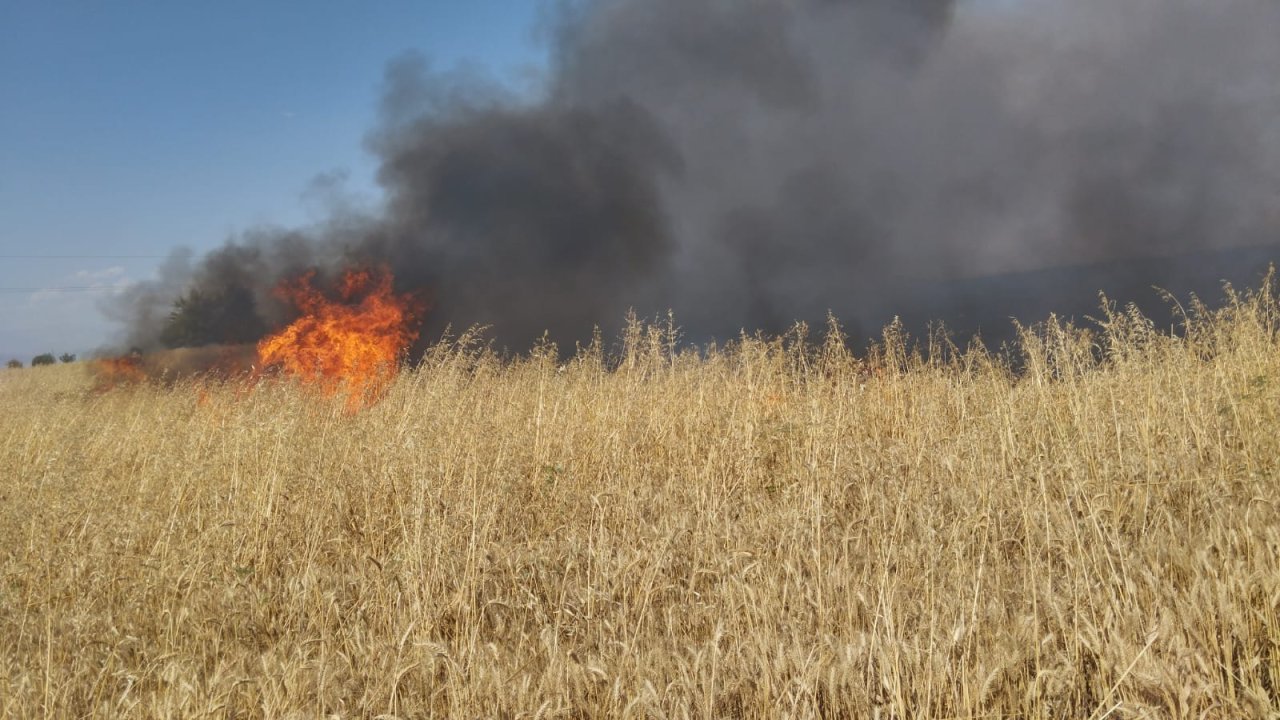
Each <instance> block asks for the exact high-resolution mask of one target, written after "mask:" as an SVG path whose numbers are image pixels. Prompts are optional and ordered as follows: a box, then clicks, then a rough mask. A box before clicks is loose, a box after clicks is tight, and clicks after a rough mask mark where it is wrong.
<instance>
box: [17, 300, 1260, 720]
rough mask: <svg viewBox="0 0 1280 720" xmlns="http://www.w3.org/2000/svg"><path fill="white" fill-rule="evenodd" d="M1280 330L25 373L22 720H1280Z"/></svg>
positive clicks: (21, 423) (1250, 314) (1245, 312)
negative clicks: (385, 374)
mask: <svg viewBox="0 0 1280 720" xmlns="http://www.w3.org/2000/svg"><path fill="white" fill-rule="evenodd" d="M1278 329H1280V305H1278V304H1277V302H1276V300H1275V297H1274V295H1273V293H1272V292H1271V290H1270V287H1269V286H1268V288H1267V289H1266V290H1265V291H1263V292H1260V293H1253V294H1248V295H1246V296H1241V297H1233V298H1232V300H1231V302H1230V303H1229V304H1228V305H1227V307H1226V308H1225V309H1224V310H1221V311H1218V312H1214V313H1207V312H1206V311H1204V310H1203V309H1201V310H1198V311H1196V312H1194V313H1193V314H1192V318H1191V319H1190V320H1189V327H1188V328H1187V331H1186V332H1185V333H1184V334H1183V335H1182V336H1180V337H1172V336H1170V335H1167V334H1160V333H1156V332H1154V331H1153V330H1152V329H1151V327H1150V325H1149V324H1148V323H1146V322H1144V321H1143V320H1142V319H1141V318H1139V317H1136V316H1135V315H1133V314H1128V313H1123V312H1120V313H1111V314H1109V315H1108V317H1107V318H1106V319H1105V321H1104V326H1103V327H1101V328H1100V329H1097V331H1096V332H1092V333H1090V332H1085V331H1082V330H1077V329H1074V328H1071V327H1070V326H1065V325H1063V324H1061V323H1056V322H1050V323H1048V324H1046V325H1044V326H1041V327H1039V328H1035V329H1031V330H1027V331H1025V332H1024V333H1023V335H1022V337H1023V339H1022V342H1021V344H1020V346H1019V347H1018V348H1015V349H1013V350H1012V351H1011V353H1010V354H1009V355H1007V356H1005V355H1000V354H993V353H988V352H985V351H982V350H980V349H979V350H970V351H968V352H965V353H951V354H950V355H946V356H945V357H944V353H942V352H941V351H940V350H939V348H940V347H941V346H935V350H939V352H936V353H935V354H934V359H933V360H926V359H923V358H921V357H920V356H919V355H916V354H913V353H911V352H909V348H908V346H907V344H905V343H904V342H903V341H902V339H901V338H900V337H899V335H898V333H897V332H896V330H894V329H892V328H891V329H890V330H889V331H887V333H886V339H885V341H884V342H883V343H882V344H880V346H879V347H878V348H877V349H876V351H875V352H873V353H872V354H871V356H869V357H868V358H863V359H859V358H855V357H853V356H851V355H850V354H848V353H847V352H846V351H845V350H844V348H843V346H842V345H841V344H840V343H839V342H838V341H837V340H838V338H836V337H834V336H833V337H829V338H828V341H827V342H821V341H819V342H817V343H816V344H815V345H814V346H808V347H807V346H803V345H800V344H799V343H798V342H796V340H795V338H796V337H797V336H795V335H793V336H792V338H791V339H790V340H776V341H766V340H759V339H746V340H743V341H741V342H739V343H736V344H734V345H733V346H732V347H729V348H722V349H720V350H717V351H712V352H710V353H706V354H703V355H695V354H692V353H683V354H679V353H675V354H673V353H672V351H671V348H672V342H671V341H672V338H671V337H670V333H669V332H668V331H665V330H662V329H661V328H639V327H633V328H632V330H631V331H630V332H629V334H628V339H627V342H626V345H625V349H624V350H623V351H622V352H621V353H620V356H619V357H618V358H616V360H617V367H613V366H612V365H609V361H608V360H606V359H605V358H602V356H601V354H600V353H599V352H598V351H596V350H589V351H586V352H584V353H582V354H581V355H580V356H579V357H578V358H577V359H576V360H574V361H572V362H569V363H567V364H560V363H558V362H557V360H556V359H555V357H556V356H555V354H554V353H552V352H540V353H535V354H534V355H533V356H532V357H528V358H524V359H520V360H499V359H497V358H495V357H494V356H492V355H491V354H489V353H486V352H483V351H481V350H476V349H474V348H473V347H471V346H469V345H467V344H466V343H461V344H455V345H450V346H441V347H439V348H437V349H436V350H435V351H433V352H432V353H430V355H429V356H428V357H427V358H426V360H425V361H424V362H423V364H422V366H421V367H419V368H418V369H417V370H416V371H413V372H409V373H406V374H404V375H402V376H401V378H400V379H399V380H398V381H397V383H396V384H395V385H394V387H393V388H392V389H391V390H390V392H389V394H388V395H387V397H386V398H385V399H384V400H383V401H382V402H380V403H379V404H377V405H376V406H374V407H372V408H371V409H368V410H366V411H364V412H361V413H359V414H356V415H354V416H353V415H349V414H346V413H344V411H343V407H342V403H341V401H325V400H321V399H318V398H315V397H313V396H312V395H311V394H310V393H308V392H306V391H304V390H301V389H299V388H296V387H293V386H290V385H288V384H280V383H266V384H262V385H259V386H257V387H255V388H253V389H251V390H246V389H244V388H242V387H237V386H236V385H234V384H227V385H220V386H217V387H212V388H206V389H204V390H203V392H204V398H205V399H204V401H203V402H201V401H200V400H199V397H198V395H199V393H198V389H197V388H196V387H195V386H193V385H190V384H179V385H177V386H175V387H169V388H160V387H150V386H148V387H137V388H132V389H121V390H115V391H111V392H108V393H106V394H100V395H95V394H93V393H90V392H88V391H87V390H86V388H88V387H89V384H90V381H89V379H88V378H87V377H85V375H84V374H83V373H84V371H83V370H82V369H79V370H78V369H77V368H76V367H74V366H67V367H60V368H54V369H41V370H32V369H29V370H18V371H8V372H3V373H0V409H2V412H0V437H2V438H3V444H0V471H2V473H3V475H2V476H0V478H2V479H0V715H3V716H5V717H15V718H19V717H20V718H26V717H39V716H42V715H45V716H59V717H72V716H77V717H80V716H103V717H205V716H211V717H258V716H265V717H320V716H329V715H334V716H341V717H370V716H377V715H384V716H398V717H406V718H407V717H441V718H444V717H450V718H464V717H465V718H476V717H509V718H518V717H523V718H534V717H542V718H553V717H575V718H606V717H607V718H613V717H622V718H627V717H631V718H642V717H654V718H663V717H666V718H684V717H690V718H694V717H700V718H711V717H748V718H756V717H758V718H774V717H796V718H805V717H830V718H840V717H847V718H863V717H883V718H888V717H898V718H914V717H933V718H947V717H951V718H961V717H965V718H970V717H1076V718H1087V717H1092V718H1102V717H1111V718H1118V717H1218V718H1236V717H1257V718H1265V717H1270V718H1275V717H1277V715H1278V714H1280V647H1278V646H1280V512H1278V509H1277V502H1280V491H1278V490H1280V483H1278V482H1277V473H1278V472H1280V435H1278V434H1277V421H1278V420H1280V418H1278V415H1280V335H1278V333H1277V330H1278Z"/></svg>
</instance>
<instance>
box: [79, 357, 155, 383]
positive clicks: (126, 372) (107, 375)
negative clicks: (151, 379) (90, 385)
mask: <svg viewBox="0 0 1280 720" xmlns="http://www.w3.org/2000/svg"><path fill="white" fill-rule="evenodd" d="M90 367H91V368H92V370H93V374H94V376H95V377H96V380H95V381H94V390H96V391H98V392H106V391H108V390H111V389H112V388H116V387H120V386H122V385H136V384H138V383H140V382H142V381H143V380H146V379H147V373H146V370H145V369H143V367H142V355H140V354H138V353H130V354H128V355H122V356H120V357H107V358H99V359H97V360H94V361H93V363H92V365H91V366H90Z"/></svg>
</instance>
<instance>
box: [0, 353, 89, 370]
mask: <svg viewBox="0 0 1280 720" xmlns="http://www.w3.org/2000/svg"><path fill="white" fill-rule="evenodd" d="M58 361H62V362H64V363H72V362H75V361H76V354H75V353H62V354H61V355H58V356H55V355H54V354H53V353H43V354H41V355H37V356H35V357H33V358H31V367H40V366H41V365H56V364H58ZM6 366H7V367H8V368H9V369H11V370H18V369H20V368H21V367H22V361H21V360H19V359H17V358H14V359H12V360H10V361H9V362H8V363H6Z"/></svg>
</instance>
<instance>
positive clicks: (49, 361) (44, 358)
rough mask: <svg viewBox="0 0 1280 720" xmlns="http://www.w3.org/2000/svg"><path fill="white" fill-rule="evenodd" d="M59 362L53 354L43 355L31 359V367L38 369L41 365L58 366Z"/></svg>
mask: <svg viewBox="0 0 1280 720" xmlns="http://www.w3.org/2000/svg"><path fill="white" fill-rule="evenodd" d="M57 362H58V358H56V357H54V356H53V353H44V354H43V355H37V356H35V357H33V358H31V367H37V366H39V365H54V364H57Z"/></svg>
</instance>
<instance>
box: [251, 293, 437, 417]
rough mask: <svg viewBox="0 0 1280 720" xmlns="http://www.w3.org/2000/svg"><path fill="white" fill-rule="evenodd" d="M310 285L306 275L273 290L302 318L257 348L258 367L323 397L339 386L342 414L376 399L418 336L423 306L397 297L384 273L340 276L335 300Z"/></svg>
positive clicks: (409, 296)
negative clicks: (344, 408)
mask: <svg viewBox="0 0 1280 720" xmlns="http://www.w3.org/2000/svg"><path fill="white" fill-rule="evenodd" d="M314 279H315V272H314V271H312V272H308V273H306V274H304V275H302V276H301V277H299V278H297V279H296V280H292V281H288V282H285V283H283V284H281V285H280V287H279V288H277V290H276V293H277V295H278V296H279V297H280V298H282V299H284V300H285V301H287V302H289V303H291V304H292V305H293V306H294V307H296V308H297V309H298V310H299V311H300V312H301V313H302V315H301V316H300V317H299V318H298V319H297V320H294V321H293V322H292V323H290V324H289V326H288V327H286V328H284V329H283V330H281V331H280V332H278V333H275V334H274V335H270V336H268V337H266V338H264V339H263V340H261V341H260V342H259V343H258V361H259V362H260V363H261V365H262V366H264V367H278V368H280V370H282V371H283V372H284V373H286V374H289V375H293V376H295V377H298V378H300V379H301V380H302V381H303V382H306V383H311V384H315V385H317V386H319V387H320V388H321V389H322V390H324V391H325V392H326V393H336V392H337V391H338V390H339V389H341V388H343V387H344V385H345V389H346V391H347V393H348V396H347V397H348V408H349V409H357V408H359V407H360V406H361V404H363V403H364V402H366V401H369V400H372V399H376V398H377V397H378V396H379V395H381V393H382V392H383V391H384V390H385V389H386V387H387V385H388V383H389V382H390V380H391V379H392V378H393V377H395V373H396V367H397V364H398V363H399V361H400V359H401V357H402V356H403V355H404V353H405V351H407V350H408V349H409V346H410V345H412V344H413V342H414V341H415V340H417V338H418V330H417V326H418V323H419V322H420V320H421V315H422V312H423V310H424V309H425V306H424V304H423V303H422V302H421V300H420V299H418V298H417V297H416V296H414V295H412V294H406V295H396V294H395V293H394V292H393V291H392V287H391V283H392V276H391V273H390V272H389V271H387V270H385V269H383V270H349V271H347V272H346V273H345V274H344V275H343V276H342V278H341V280H340V281H339V282H338V285H337V292H336V295H337V298H336V299H330V298H329V297H326V295H325V294H324V293H323V292H321V291H319V290H317V289H316V288H315V287H314V286H313V284H312V283H313V281H314Z"/></svg>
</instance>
